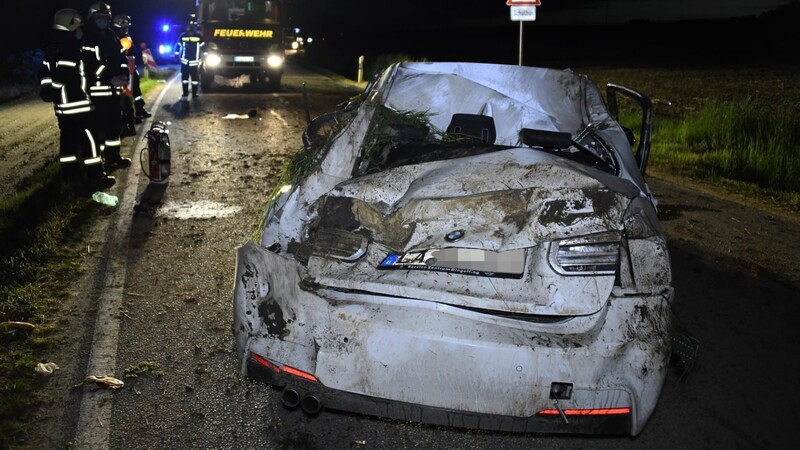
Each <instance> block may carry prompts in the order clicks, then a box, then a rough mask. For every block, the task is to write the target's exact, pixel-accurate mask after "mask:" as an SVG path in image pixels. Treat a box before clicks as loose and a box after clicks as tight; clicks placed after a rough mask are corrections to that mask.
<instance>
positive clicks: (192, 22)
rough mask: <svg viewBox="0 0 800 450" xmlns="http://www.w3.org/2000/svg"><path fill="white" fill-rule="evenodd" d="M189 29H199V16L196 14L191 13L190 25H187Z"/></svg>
mask: <svg viewBox="0 0 800 450" xmlns="http://www.w3.org/2000/svg"><path fill="white" fill-rule="evenodd" d="M187 29H188V30H189V31H192V32H194V31H197V16H196V15H195V14H189V26H188V27H187Z"/></svg>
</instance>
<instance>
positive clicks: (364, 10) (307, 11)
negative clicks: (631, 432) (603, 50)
mask: <svg viewBox="0 0 800 450" xmlns="http://www.w3.org/2000/svg"><path fill="white" fill-rule="evenodd" d="M790 1H791V0H542V5H541V6H539V7H538V8H537V19H536V21H535V22H528V23H526V25H527V24H531V25H529V26H548V25H565V24H573V25H581V24H602V23H608V24H615V23H624V22H629V21H632V20H648V21H659V22H664V21H673V20H687V19H703V18H727V17H740V16H748V15H757V14H759V13H761V12H764V11H766V10H769V9H774V8H775V7H777V6H781V5H785V4H787V3H790ZM92 3H94V1H91V0H89V1H87V0H77V1H76V0H4V1H3V6H4V8H3V10H4V16H5V17H6V18H11V20H7V25H6V26H5V27H3V28H2V29H0V39H2V42H3V45H2V47H0V49H2V50H0V51H6V52H8V51H17V50H25V49H34V48H41V47H43V46H44V45H45V44H46V43H47V42H48V41H49V35H50V33H49V30H50V28H51V25H52V17H53V13H54V12H55V11H57V10H58V9H60V8H65V7H72V8H75V9H78V10H79V11H81V12H85V11H86V10H87V9H88V7H89V5H91V4H92ZM108 3H109V4H110V5H111V9H112V12H113V13H115V14H116V13H127V14H128V15H130V16H131V18H132V22H133V24H132V26H131V34H132V36H133V37H134V40H136V41H143V40H153V39H155V37H156V36H157V33H158V31H157V28H158V26H159V25H160V24H161V23H163V22H177V23H185V21H186V19H187V17H188V14H189V13H190V12H192V10H193V9H194V3H195V1H194V0H111V1H109V2H108ZM284 11H285V14H286V15H287V16H288V20H287V22H288V23H286V24H287V25H289V26H299V27H301V28H302V29H303V31H304V33H305V34H306V35H311V36H313V35H315V34H316V35H319V36H322V35H324V34H332V33H333V34H344V33H349V34H351V35H352V34H358V33H362V32H363V33H366V32H376V31H379V30H388V31H397V30H409V31H416V30H422V31H421V32H425V30H436V29H439V30H444V29H448V28H460V29H465V28H471V27H476V28H477V27H486V26H505V25H508V26H509V27H513V26H516V23H514V22H511V19H510V12H509V7H508V6H506V4H505V0H469V1H463V2H458V1H454V0H439V1H436V0H433V1H431V0H403V1H381V0H284ZM382 11H385V12H386V13H388V14H386V13H383V14H382ZM381 17H385V19H383V20H380V19H379V18H381Z"/></svg>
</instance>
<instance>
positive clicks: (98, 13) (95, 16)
mask: <svg viewBox="0 0 800 450" xmlns="http://www.w3.org/2000/svg"><path fill="white" fill-rule="evenodd" d="M87 22H90V23H92V24H93V25H94V26H95V27H97V28H98V29H101V30H102V29H105V28H108V26H109V25H111V7H110V6H108V3H106V2H97V3H92V6H90V7H89V14H88V15H87Z"/></svg>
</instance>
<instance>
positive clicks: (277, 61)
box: [267, 55, 283, 69]
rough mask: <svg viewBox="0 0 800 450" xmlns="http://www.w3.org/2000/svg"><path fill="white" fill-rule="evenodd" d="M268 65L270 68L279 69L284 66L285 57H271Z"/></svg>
mask: <svg viewBox="0 0 800 450" xmlns="http://www.w3.org/2000/svg"><path fill="white" fill-rule="evenodd" d="M267 64H268V65H269V66H270V67H272V68H275V69H277V68H278V67H280V66H282V65H283V57H281V56H280V55H269V56H268V57H267Z"/></svg>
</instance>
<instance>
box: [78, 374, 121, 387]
mask: <svg viewBox="0 0 800 450" xmlns="http://www.w3.org/2000/svg"><path fill="white" fill-rule="evenodd" d="M87 383H95V384H97V385H98V386H101V387H106V388H109V389H119V388H121V387H123V386H125V382H124V381H122V380H120V379H118V378H114V377H110V376H107V375H101V376H99V377H98V376H95V375H89V376H88V377H86V379H85V380H83V382H82V383H79V384H76V385H75V387H80V386H83V385H84V384H87Z"/></svg>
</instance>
